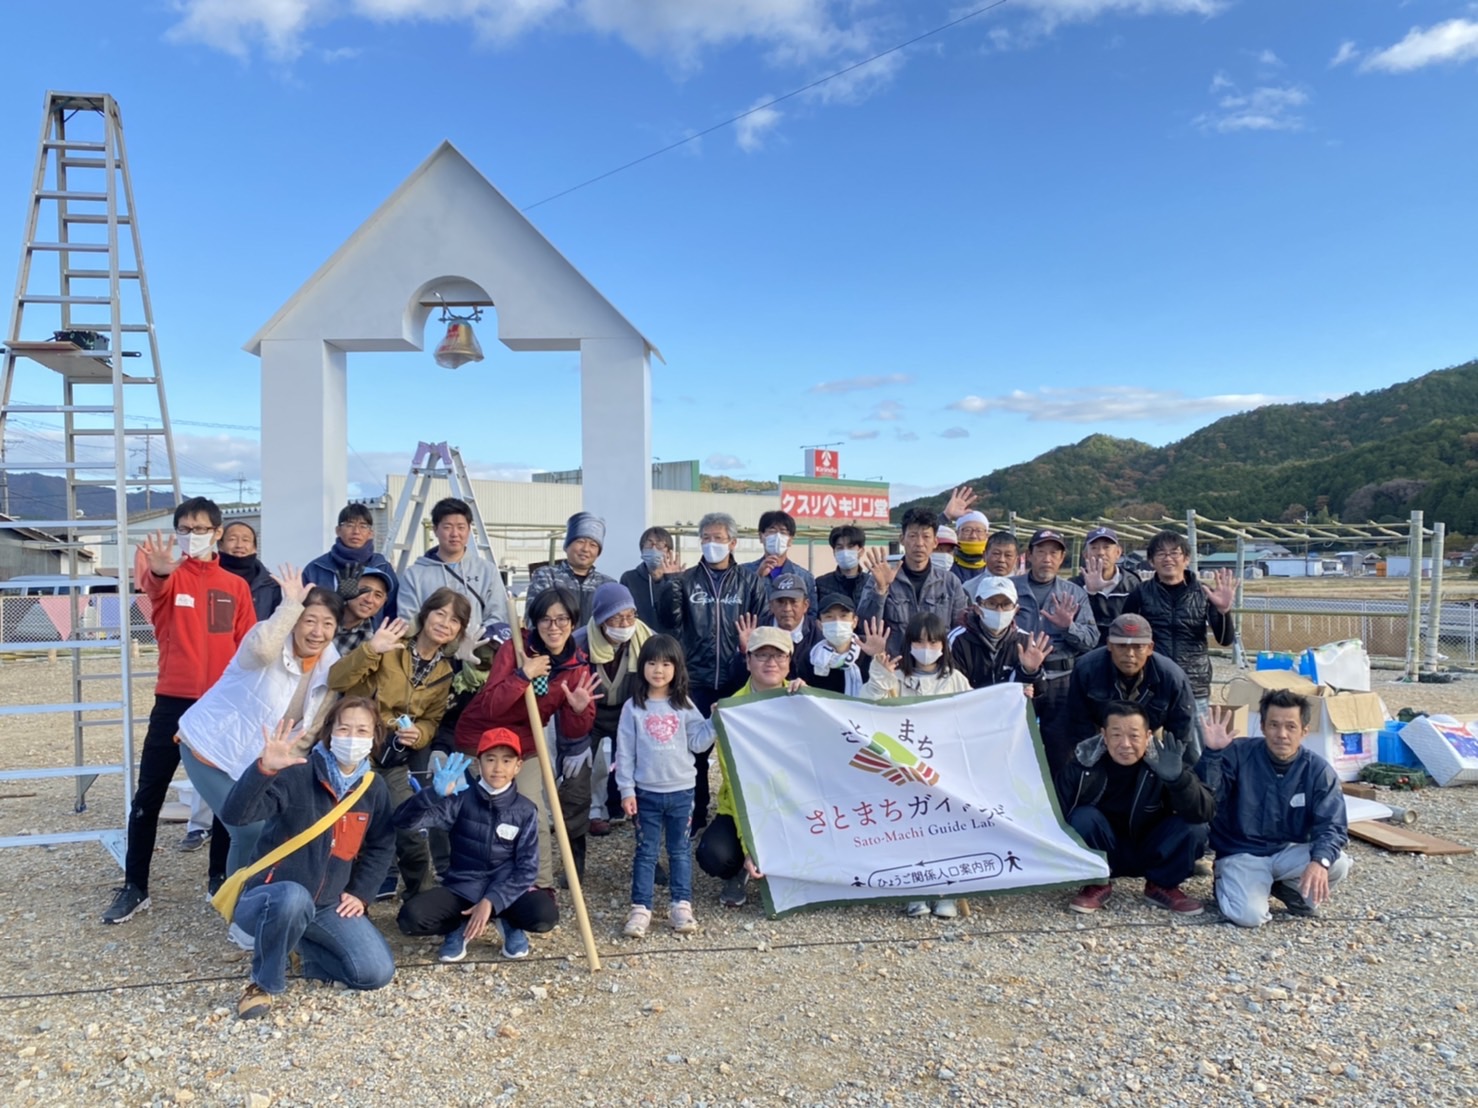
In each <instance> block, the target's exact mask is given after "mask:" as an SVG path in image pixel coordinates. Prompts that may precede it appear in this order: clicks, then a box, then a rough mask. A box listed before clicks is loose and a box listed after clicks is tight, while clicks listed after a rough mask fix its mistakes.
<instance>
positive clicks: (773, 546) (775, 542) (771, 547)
mask: <svg viewBox="0 0 1478 1108" xmlns="http://www.w3.org/2000/svg"><path fill="white" fill-rule="evenodd" d="M789 549H790V536H789V535H787V534H786V533H785V532H784V531H776V532H775V533H774V534H772V535H766V536H765V553H766V554H776V555H779V554H784V553H785V552H786V551H787V550H789Z"/></svg>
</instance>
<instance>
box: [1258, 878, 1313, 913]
mask: <svg viewBox="0 0 1478 1108" xmlns="http://www.w3.org/2000/svg"><path fill="white" fill-rule="evenodd" d="M1270 891H1271V892H1272V894H1273V896H1276V897H1277V898H1278V899H1279V900H1281V901H1282V902H1283V907H1285V908H1287V909H1288V914H1289V915H1290V916H1303V917H1304V918H1305V919H1307V918H1308V917H1309V916H1313V915H1317V914H1318V911H1319V909H1317V908H1315V907H1314V905H1313V903H1312V902H1310V901H1309V900H1308V899H1307V898H1306V897H1305V896H1304V894H1303V893H1301V892H1299V891H1298V886H1297V885H1295V884H1294V883H1293V882H1291V881H1274V882H1273V887H1272V889H1271V890H1270Z"/></svg>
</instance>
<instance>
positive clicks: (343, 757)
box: [328, 735, 375, 766]
mask: <svg viewBox="0 0 1478 1108" xmlns="http://www.w3.org/2000/svg"><path fill="white" fill-rule="evenodd" d="M374 745H375V740H374V739H372V738H369V737H368V736H367V735H331V736H330V737H329V740H328V749H329V752H330V753H331V754H332V755H333V756H334V758H335V759H337V760H338V763H339V765H341V766H357V765H359V763H360V762H362V761H364V760H365V759H366V758H368V757H369V756H370V750H371V749H373V747H374Z"/></svg>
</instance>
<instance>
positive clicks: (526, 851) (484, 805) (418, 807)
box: [395, 768, 539, 916]
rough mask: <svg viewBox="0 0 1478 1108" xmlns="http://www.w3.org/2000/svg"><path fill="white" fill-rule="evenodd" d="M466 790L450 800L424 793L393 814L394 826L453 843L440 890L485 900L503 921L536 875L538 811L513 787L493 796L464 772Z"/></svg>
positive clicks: (472, 771)
mask: <svg viewBox="0 0 1478 1108" xmlns="http://www.w3.org/2000/svg"><path fill="white" fill-rule="evenodd" d="M467 780H468V782H469V784H468V787H467V788H465V789H463V790H462V791H461V792H459V793H456V794H455V795H453V796H437V795H436V794H435V793H433V792H432V791H431V790H430V789H429V788H425V789H422V790H421V791H420V792H418V793H416V795H415V796H413V797H411V798H410V799H409V800H407V801H406V802H405V803H404V804H402V805H401V806H400V807H399V808H397V809H395V826H396V827H399V828H401V829H402V830H406V831H419V830H420V829H422V828H433V827H434V828H436V829H437V830H439V831H446V832H447V833H448V834H449V835H450V837H451V847H452V863H451V866H450V868H448V869H447V872H446V877H445V878H444V879H443V880H442V885H443V886H444V887H445V888H446V889H448V890H449V891H451V892H454V893H456V894H457V895H458V896H460V897H461V898H462V899H463V900H470V901H472V902H473V903H476V902H477V901H479V900H486V901H487V902H488V903H490V904H491V905H492V906H493V915H495V916H496V915H501V914H502V913H503V911H504V909H506V908H507V907H508V906H509V905H510V904H512V903H513V902H514V901H515V900H517V899H518V898H519V897H521V896H523V894H524V893H526V892H528V891H529V889H530V888H531V887H532V886H533V884H534V877H535V876H536V875H537V874H538V872H539V810H538V809H537V808H535V807H534V802H533V801H532V800H530V799H529V798H528V797H526V796H520V795H519V793H518V786H517V785H510V786H509V788H508V791H507V792H505V793H503V795H502V796H491V795H489V793H488V791H487V790H486V789H484V788H483V787H482V786H481V785H480V784H479V783H478V782H479V781H480V780H481V775H480V774H478V773H477V771H476V769H475V768H471V769H468V771H467Z"/></svg>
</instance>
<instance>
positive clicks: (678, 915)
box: [667, 900, 698, 935]
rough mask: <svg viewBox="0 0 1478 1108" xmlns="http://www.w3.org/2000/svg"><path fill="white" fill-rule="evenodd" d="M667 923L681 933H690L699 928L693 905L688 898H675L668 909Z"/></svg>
mask: <svg viewBox="0 0 1478 1108" xmlns="http://www.w3.org/2000/svg"><path fill="white" fill-rule="evenodd" d="M667 923H668V926H670V927H671V928H672V929H673V930H674V931H676V932H677V933H678V934H679V935H690V934H692V933H693V932H694V931H696V930H698V921H697V920H695V919H694V918H693V906H692V905H691V904H689V903H688V902H687V901H686V900H674V901H673V902H672V907H670V908H669V909H668V910H667Z"/></svg>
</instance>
